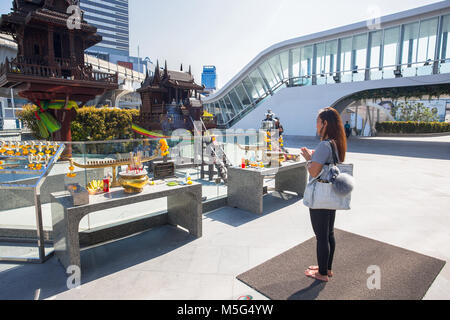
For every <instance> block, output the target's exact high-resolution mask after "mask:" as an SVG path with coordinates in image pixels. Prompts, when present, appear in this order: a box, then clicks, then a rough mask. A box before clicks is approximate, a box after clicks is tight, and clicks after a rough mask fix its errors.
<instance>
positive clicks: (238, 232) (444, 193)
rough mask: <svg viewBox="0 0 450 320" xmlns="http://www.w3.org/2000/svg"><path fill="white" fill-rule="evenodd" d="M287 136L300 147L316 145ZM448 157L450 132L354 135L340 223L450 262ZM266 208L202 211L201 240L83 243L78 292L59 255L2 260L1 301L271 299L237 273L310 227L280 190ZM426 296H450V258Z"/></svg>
mask: <svg viewBox="0 0 450 320" xmlns="http://www.w3.org/2000/svg"><path fill="white" fill-rule="evenodd" d="M286 140H287V145H288V146H289V147H293V148H298V147H302V146H308V147H314V146H315V145H317V143H318V141H316V140H314V139H311V138H303V137H286ZM449 160H450V137H437V138H411V139H405V138H401V139H396V138H366V139H352V140H351V141H350V143H349V154H348V157H347V161H348V162H352V163H354V164H355V176H356V179H357V188H356V190H355V192H354V195H353V209H352V210H351V211H350V212H340V213H339V214H338V217H337V221H336V227H337V228H339V229H342V230H345V231H349V232H353V233H356V234H360V235H363V236H366V237H369V238H373V239H376V240H380V241H383V242H387V243H389V244H392V245H396V246H400V247H403V248H406V249H409V250H413V251H416V252H419V253H422V254H426V255H430V256H433V257H436V258H439V259H442V260H445V261H447V262H449V261H450V231H449V230H450V210H449V208H450V170H449V168H450V161H449ZM280 197H281V198H283V199H280ZM264 206H265V213H264V215H263V216H255V215H253V214H250V213H247V212H243V211H241V210H237V209H232V208H222V209H218V210H216V211H214V212H210V213H207V214H205V216H204V219H203V234H204V236H203V238H201V239H194V238H193V237H191V236H189V235H188V234H187V233H185V232H184V231H182V230H179V229H176V228H173V227H169V226H164V227H160V228H157V229H155V230H151V231H148V232H145V233H142V234H139V235H136V236H133V237H130V238H127V239H123V240H120V241H116V242H112V243H108V244H104V245H101V246H97V247H94V248H89V249H86V250H84V251H83V252H82V264H83V266H84V271H83V272H84V273H83V276H84V280H83V282H82V286H81V289H79V290H77V289H75V290H70V291H69V290H68V289H67V287H66V279H67V278H66V275H65V273H64V270H63V268H62V267H61V265H60V264H59V262H58V261H57V259H56V258H52V259H51V260H49V261H48V262H47V263H46V264H43V265H24V266H16V265H6V264H0V299H34V298H39V299H237V298H238V297H239V296H241V295H245V294H250V295H252V296H253V297H254V298H255V299H261V300H263V299H266V298H265V297H264V296H262V295H261V294H259V293H257V292H255V291H253V290H252V289H251V288H249V287H247V286H246V285H245V284H243V283H241V282H240V281H238V280H236V276H237V275H239V274H240V273H242V272H245V271H247V270H249V269H250V268H253V267H255V266H257V265H259V264H261V263H263V262H265V261H266V260H268V259H270V258H272V257H274V256H276V255H278V254H280V253H282V252H284V251H286V250H288V249H290V248H292V247H294V246H296V245H298V244H300V243H302V242H304V241H306V240H308V239H309V238H311V237H312V236H313V231H312V228H311V224H310V220H309V214H308V209H307V208H305V207H304V206H303V205H302V202H301V201H300V200H299V199H298V198H295V197H289V196H287V195H279V194H273V195H270V196H267V197H266V198H265V200H264ZM0 250H2V251H4V250H6V251H7V247H0ZM24 250H25V249H24ZM336 254H339V244H338V247H337V253H336ZM313 263H315V262H314V261H311V264H313ZM376 263H377V262H376V261H374V262H373V264H375V265H376ZM299 272H303V270H299ZM341 272H345V270H335V273H336V276H337V277H338V276H339V273H341ZM418 276H420V275H418ZM425 299H445V300H448V299H450V265H449V264H448V263H447V265H446V266H445V267H444V269H443V271H442V272H441V274H440V275H439V276H438V277H437V279H436V281H435V282H434V284H433V285H432V287H431V288H430V290H429V291H428V293H427V295H426V297H425Z"/></svg>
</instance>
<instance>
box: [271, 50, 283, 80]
mask: <svg viewBox="0 0 450 320" xmlns="http://www.w3.org/2000/svg"><path fill="white" fill-rule="evenodd" d="M269 64H270V66H271V68H272V71H273V73H274V74H275V76H276V77H277V80H278V81H277V82H281V81H283V73H282V71H281V64H280V57H279V56H278V55H276V56H274V57H272V58H270V60H269Z"/></svg>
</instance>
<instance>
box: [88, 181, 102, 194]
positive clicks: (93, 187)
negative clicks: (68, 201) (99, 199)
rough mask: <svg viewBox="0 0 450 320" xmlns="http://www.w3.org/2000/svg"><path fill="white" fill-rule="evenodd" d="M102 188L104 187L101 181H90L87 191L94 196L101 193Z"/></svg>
mask: <svg viewBox="0 0 450 320" xmlns="http://www.w3.org/2000/svg"><path fill="white" fill-rule="evenodd" d="M103 187H104V184H103V180H92V181H91V182H90V183H89V185H88V187H87V189H88V191H89V193H91V194H95V193H97V192H101V191H103Z"/></svg>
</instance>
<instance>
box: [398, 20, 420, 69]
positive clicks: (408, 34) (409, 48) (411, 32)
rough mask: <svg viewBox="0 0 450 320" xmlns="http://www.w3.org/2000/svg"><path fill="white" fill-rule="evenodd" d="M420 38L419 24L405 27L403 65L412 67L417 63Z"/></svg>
mask: <svg viewBox="0 0 450 320" xmlns="http://www.w3.org/2000/svg"><path fill="white" fill-rule="evenodd" d="M418 37H419V22H414V23H409V24H405V25H404V34H403V44H402V64H407V65H408V66H411V64H412V63H415V62H417V38H418Z"/></svg>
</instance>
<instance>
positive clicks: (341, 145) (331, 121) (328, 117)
mask: <svg viewBox="0 0 450 320" xmlns="http://www.w3.org/2000/svg"><path fill="white" fill-rule="evenodd" d="M319 119H320V120H321V121H322V123H323V122H324V121H326V122H327V127H326V130H325V132H323V131H324V130H323V128H322V132H320V139H321V140H322V141H323V140H326V139H330V140H334V142H335V143H336V146H337V149H338V154H339V160H340V161H341V162H344V161H345V155H346V154H347V136H346V135H345V129H344V124H343V122H342V118H341V116H340V115H339V113H338V112H337V111H336V110H335V109H333V108H325V109H322V110H320V112H319Z"/></svg>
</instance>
